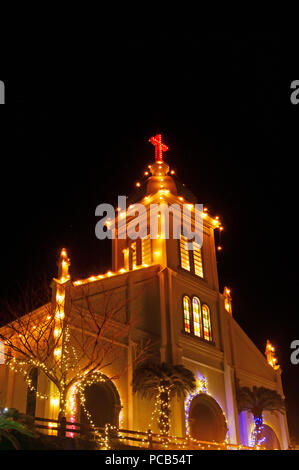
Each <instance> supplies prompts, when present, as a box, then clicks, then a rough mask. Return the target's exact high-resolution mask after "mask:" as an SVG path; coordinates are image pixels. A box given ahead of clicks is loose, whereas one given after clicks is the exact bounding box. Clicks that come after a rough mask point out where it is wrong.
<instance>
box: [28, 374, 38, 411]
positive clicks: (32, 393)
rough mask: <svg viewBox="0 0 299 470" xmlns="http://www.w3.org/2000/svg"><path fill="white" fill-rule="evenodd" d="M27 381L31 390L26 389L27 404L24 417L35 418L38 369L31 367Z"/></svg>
mask: <svg viewBox="0 0 299 470" xmlns="http://www.w3.org/2000/svg"><path fill="white" fill-rule="evenodd" d="M29 379H30V382H31V386H32V388H33V390H31V389H30V388H29V387H28V389H27V404H26V415H28V416H35V408H36V390H37V379H38V369H37V367H33V368H32V369H31V371H30V372H29Z"/></svg>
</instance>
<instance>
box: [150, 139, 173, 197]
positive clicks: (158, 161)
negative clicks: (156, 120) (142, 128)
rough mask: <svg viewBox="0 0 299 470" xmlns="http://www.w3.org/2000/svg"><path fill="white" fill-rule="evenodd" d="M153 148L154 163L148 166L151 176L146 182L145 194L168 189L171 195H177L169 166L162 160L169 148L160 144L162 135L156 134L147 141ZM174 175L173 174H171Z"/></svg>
mask: <svg viewBox="0 0 299 470" xmlns="http://www.w3.org/2000/svg"><path fill="white" fill-rule="evenodd" d="M149 142H150V143H151V144H153V145H154V146H155V163H152V164H151V165H148V168H149V171H150V172H151V175H152V176H150V177H149V179H148V182H147V187H146V193H147V194H153V193H155V192H157V191H159V190H161V189H166V190H167V189H168V190H169V191H170V192H171V193H172V194H175V195H176V194H177V188H176V185H175V182H174V180H173V178H172V177H171V176H169V175H168V173H169V165H167V163H166V162H164V160H163V152H166V151H167V150H168V148H169V147H167V145H165V144H164V143H163V142H162V135H161V134H157V135H155V136H154V137H151V138H150V139H149ZM173 173H174V172H173Z"/></svg>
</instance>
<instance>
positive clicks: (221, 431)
mask: <svg viewBox="0 0 299 470" xmlns="http://www.w3.org/2000/svg"><path fill="white" fill-rule="evenodd" d="M189 429H190V435H191V437H193V438H195V439H198V440H200V441H209V442H212V441H216V442H223V441H224V440H225V436H226V433H227V425H226V421H225V417H224V414H223V412H222V410H221V408H220V406H219V405H218V403H217V402H216V401H215V400H214V399H213V398H212V397H210V396H209V395H206V394H204V393H200V394H198V395H196V396H195V397H194V398H193V400H192V401H191V404H190V410H189Z"/></svg>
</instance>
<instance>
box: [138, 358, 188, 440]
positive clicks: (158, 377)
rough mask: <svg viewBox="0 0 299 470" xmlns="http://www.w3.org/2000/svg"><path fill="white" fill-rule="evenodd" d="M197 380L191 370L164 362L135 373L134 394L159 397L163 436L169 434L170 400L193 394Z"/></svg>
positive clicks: (145, 367)
mask: <svg viewBox="0 0 299 470" xmlns="http://www.w3.org/2000/svg"><path fill="white" fill-rule="evenodd" d="M195 387H196V379H195V376H194V374H193V372H191V371H190V370H188V369H186V368H185V367H184V366H183V365H180V364H179V365H172V364H167V363H165V362H163V363H162V364H159V363H150V362H148V363H146V364H143V365H141V366H139V367H138V368H137V369H136V370H135V371H134V377H133V392H134V393H136V392H139V393H140V394H141V396H142V397H144V398H146V397H148V398H153V397H157V400H158V404H159V405H160V416H159V420H158V424H159V429H160V431H161V434H163V435H168V433H169V417H170V412H171V410H170V400H171V398H172V397H173V396H175V395H176V396H178V397H185V396H186V394H187V393H190V392H193V391H194V390H195Z"/></svg>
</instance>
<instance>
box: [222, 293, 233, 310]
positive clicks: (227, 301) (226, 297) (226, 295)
mask: <svg viewBox="0 0 299 470" xmlns="http://www.w3.org/2000/svg"><path fill="white" fill-rule="evenodd" d="M223 295H224V308H225V310H226V311H227V312H228V313H230V314H231V315H232V314H233V311H232V298H231V292H230V289H229V288H228V287H225V288H224V290H223Z"/></svg>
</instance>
